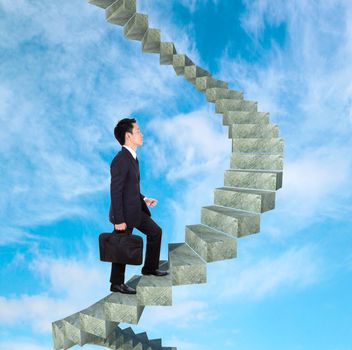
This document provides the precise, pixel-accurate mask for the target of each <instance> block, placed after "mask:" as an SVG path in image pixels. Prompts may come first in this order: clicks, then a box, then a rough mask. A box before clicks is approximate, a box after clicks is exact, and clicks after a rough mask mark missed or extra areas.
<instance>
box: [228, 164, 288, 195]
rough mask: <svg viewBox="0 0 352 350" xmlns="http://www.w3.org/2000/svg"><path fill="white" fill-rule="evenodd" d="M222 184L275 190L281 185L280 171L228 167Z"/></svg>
mask: <svg viewBox="0 0 352 350" xmlns="http://www.w3.org/2000/svg"><path fill="white" fill-rule="evenodd" d="M224 185H225V186H231V187H242V188H253V189H263V190H271V191H276V190H278V189H279V188H281V187H282V171H280V170H271V171H270V170H253V169H246V170H243V169H228V170H226V171H225V174H224Z"/></svg>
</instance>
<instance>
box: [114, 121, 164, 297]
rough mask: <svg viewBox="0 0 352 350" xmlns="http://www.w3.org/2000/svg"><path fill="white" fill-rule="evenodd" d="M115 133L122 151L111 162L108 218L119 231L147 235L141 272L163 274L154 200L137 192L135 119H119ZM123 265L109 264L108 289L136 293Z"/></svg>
mask: <svg viewBox="0 0 352 350" xmlns="http://www.w3.org/2000/svg"><path fill="white" fill-rule="evenodd" d="M114 135H115V137H116V139H117V141H118V142H119V143H120V145H121V146H122V147H121V150H120V152H119V153H118V154H117V155H116V156H115V158H114V159H113V160H112V162H111V166H110V174H111V183H110V197H111V205H110V213H109V220H110V222H111V223H112V224H114V230H115V232H116V233H117V234H118V233H119V232H121V231H126V232H128V233H130V234H131V233H132V231H133V228H136V229H138V230H139V231H141V232H142V233H144V234H145V235H146V236H147V249H146V256H145V260H144V266H143V268H142V274H143V275H154V276H160V277H161V276H165V275H167V272H165V271H161V270H159V258H160V246H161V236H162V230H161V228H160V227H159V226H158V225H157V223H156V222H155V221H154V220H153V219H152V218H151V213H150V211H149V209H148V206H150V207H154V206H155V205H156V204H157V200H156V199H153V198H147V197H145V196H144V195H143V194H141V192H140V173H139V163H138V159H137V153H136V151H137V147H138V146H141V145H142V144H143V134H142V133H141V131H140V129H139V126H138V124H137V122H136V120H135V119H134V118H125V119H122V120H120V121H119V122H118V123H117V125H116V127H115V129H114ZM125 269H126V265H125V264H116V263H112V265H111V275H110V282H111V287H110V290H111V291H112V292H120V293H125V294H135V293H136V290H135V289H134V288H132V287H130V286H128V285H126V284H125V283H124V279H125Z"/></svg>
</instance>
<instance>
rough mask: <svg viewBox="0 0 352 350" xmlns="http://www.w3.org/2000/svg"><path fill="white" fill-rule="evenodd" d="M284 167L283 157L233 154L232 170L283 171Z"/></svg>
mask: <svg viewBox="0 0 352 350" xmlns="http://www.w3.org/2000/svg"><path fill="white" fill-rule="evenodd" d="M283 166H284V162H283V156H282V155H277V154H275V155H273V154H249V153H232V156H231V161H230V168H232V169H257V170H261V169H264V170H282V169H283Z"/></svg>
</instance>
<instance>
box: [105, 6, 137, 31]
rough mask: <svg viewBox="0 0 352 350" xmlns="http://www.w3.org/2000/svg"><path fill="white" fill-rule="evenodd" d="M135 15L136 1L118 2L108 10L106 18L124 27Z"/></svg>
mask: <svg viewBox="0 0 352 350" xmlns="http://www.w3.org/2000/svg"><path fill="white" fill-rule="evenodd" d="M135 13H136V0H118V1H115V2H113V3H112V4H111V5H110V6H108V7H107V8H106V10H105V18H106V20H107V21H108V22H110V23H113V24H117V25H119V26H124V25H125V24H126V23H127V22H128V20H129V19H130V18H131V17H132V16H133V15H134V14H135Z"/></svg>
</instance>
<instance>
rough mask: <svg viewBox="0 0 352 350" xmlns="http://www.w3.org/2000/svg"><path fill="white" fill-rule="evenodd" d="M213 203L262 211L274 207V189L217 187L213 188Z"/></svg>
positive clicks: (256, 211) (257, 211)
mask: <svg viewBox="0 0 352 350" xmlns="http://www.w3.org/2000/svg"><path fill="white" fill-rule="evenodd" d="M214 204H216V205H221V206H224V207H230V208H235V209H241V210H246V211H251V212H255V213H264V212H266V211H269V210H272V209H274V208H275V191H267V190H256V189H248V188H240V187H219V188H216V189H215V190H214Z"/></svg>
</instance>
